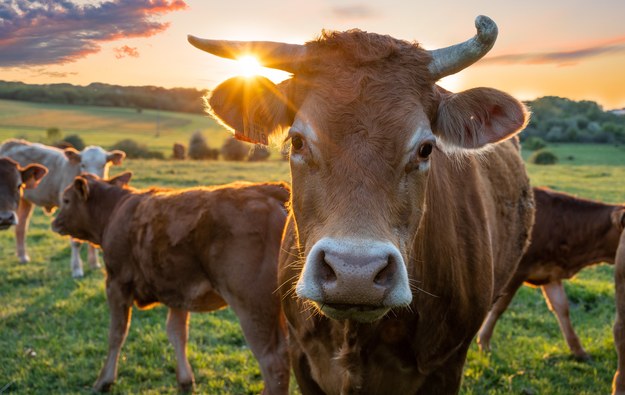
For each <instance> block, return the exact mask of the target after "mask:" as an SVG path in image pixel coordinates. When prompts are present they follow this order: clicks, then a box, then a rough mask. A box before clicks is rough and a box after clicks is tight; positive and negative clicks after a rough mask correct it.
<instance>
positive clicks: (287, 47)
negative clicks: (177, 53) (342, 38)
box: [187, 35, 306, 72]
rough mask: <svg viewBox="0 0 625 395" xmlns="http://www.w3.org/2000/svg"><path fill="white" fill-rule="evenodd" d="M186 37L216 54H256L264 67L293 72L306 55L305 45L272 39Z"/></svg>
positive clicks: (228, 55)
mask: <svg viewBox="0 0 625 395" xmlns="http://www.w3.org/2000/svg"><path fill="white" fill-rule="evenodd" d="M187 39H188V40H189V42H190V43H191V45H193V46H194V47H196V48H199V49H201V50H202V51H206V52H208V53H211V54H213V55H216V56H220V57H222V58H227V59H236V58H237V57H239V56H241V55H244V54H254V55H256V56H258V59H259V62H260V63H261V64H262V65H263V66H264V67H269V68H272V69H279V70H284V71H289V72H295V71H296V69H297V65H298V64H299V62H300V61H301V60H303V59H304V56H305V55H306V47H305V46H304V45H298V44H286V43H279V42H274V41H229V40H207V39H203V38H198V37H195V36H192V35H188V36H187Z"/></svg>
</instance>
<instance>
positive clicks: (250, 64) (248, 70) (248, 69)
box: [237, 55, 263, 77]
mask: <svg viewBox="0 0 625 395" xmlns="http://www.w3.org/2000/svg"><path fill="white" fill-rule="evenodd" d="M237 68H238V74H239V75H242V76H244V77H252V76H255V75H260V74H262V69H263V66H261V65H260V62H258V59H256V58H255V57H254V56H251V55H245V56H242V57H240V58H238V59H237Z"/></svg>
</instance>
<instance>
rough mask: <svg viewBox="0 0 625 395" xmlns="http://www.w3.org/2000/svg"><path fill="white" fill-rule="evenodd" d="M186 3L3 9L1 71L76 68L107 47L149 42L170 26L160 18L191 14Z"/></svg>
mask: <svg viewBox="0 0 625 395" xmlns="http://www.w3.org/2000/svg"><path fill="white" fill-rule="evenodd" d="M186 7H187V5H186V3H185V2H184V1H183V0H111V1H105V2H102V3H99V4H97V5H89V4H87V5H79V4H76V3H74V2H73V1H66V0H57V1H49V0H5V1H2V2H1V3H0V67H16V66H34V65H48V64H62V63H68V62H73V61H75V60H77V59H80V58H83V57H85V56H87V55H90V54H93V53H96V52H99V51H100V45H101V43H103V42H107V41H114V40H119V39H123V38H129V37H149V36H152V35H154V34H157V33H160V32H162V31H163V30H165V29H167V27H168V26H169V24H167V23H162V22H158V20H156V19H157V17H158V16H161V15H163V14H166V13H168V12H171V11H176V10H180V9H184V8H186Z"/></svg>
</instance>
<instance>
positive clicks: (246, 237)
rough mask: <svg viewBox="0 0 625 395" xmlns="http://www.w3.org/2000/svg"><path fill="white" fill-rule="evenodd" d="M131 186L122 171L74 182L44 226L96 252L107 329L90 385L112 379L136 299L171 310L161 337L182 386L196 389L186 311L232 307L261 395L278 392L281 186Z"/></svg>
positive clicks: (282, 375)
mask: <svg viewBox="0 0 625 395" xmlns="http://www.w3.org/2000/svg"><path fill="white" fill-rule="evenodd" d="M129 179H130V173H124V174H122V175H119V176H117V177H115V178H113V179H112V180H109V181H104V180H100V179H98V178H97V177H94V176H91V175H82V176H79V177H77V178H76V179H75V181H74V182H73V184H72V185H70V186H69V187H68V188H67V190H66V191H65V193H64V195H63V199H64V202H63V205H62V206H61V210H60V212H59V214H58V216H57V218H56V219H55V220H54V222H53V223H52V228H53V229H54V230H55V231H56V232H60V233H61V234H69V235H71V236H73V237H76V238H79V239H81V240H87V241H89V242H91V243H94V244H97V245H100V246H102V250H103V257H104V264H105V266H106V273H107V277H106V294H107V299H108V303H109V308H110V313H111V324H110V330H109V352H108V357H107V359H106V363H105V365H104V367H103V368H102V371H101V372H100V377H99V378H98V380H97V382H96V384H95V387H94V388H95V389H96V390H97V391H103V390H107V389H108V388H109V387H110V385H111V384H113V382H114V381H115V377H116V375H117V361H118V358H119V353H120V351H121V347H122V344H123V343H124V339H125V338H126V334H127V333H128V327H129V326H130V316H131V314H130V313H131V312H130V310H131V307H132V303H133V301H134V302H135V303H136V304H137V306H139V307H140V308H146V307H149V306H151V305H154V304H155V303H163V304H164V305H166V306H167V307H169V315H168V318H167V335H168V337H169V340H170V341H171V343H172V345H173V346H174V350H175V352H176V359H177V362H178V363H177V367H176V376H177V378H178V383H179V385H180V388H181V389H183V390H189V389H191V388H192V387H193V382H194V380H193V372H192V371H191V366H190V365H189V361H188V360H187V354H186V344H187V337H188V320H189V311H195V312H202V311H213V310H217V309H220V308H223V307H225V306H226V305H230V306H231V307H232V309H233V310H234V311H235V313H236V314H237V316H238V317H239V321H240V323H241V328H242V329H243V333H244V335H245V338H246V340H247V342H248V344H249V346H250V349H251V350H252V352H253V353H254V356H256V358H257V359H258V362H259V364H260V369H261V374H262V376H263V378H264V380H265V393H266V394H275V395H286V394H287V392H288V388H289V362H288V352H287V344H286V328H285V324H284V318H283V316H282V315H281V310H280V300H279V298H278V295H277V293H276V292H275V290H276V288H277V271H278V252H279V249H280V238H281V236H282V230H283V229H284V223H285V221H286V216H287V212H286V209H285V207H284V206H285V204H286V203H287V201H288V199H289V189H288V186H287V185H286V184H283V183H266V184H251V183H235V184H227V185H223V186H218V187H211V188H192V189H185V190H180V191H175V190H159V189H150V190H134V189H132V188H128V187H124V185H125V184H126V183H127V182H128V180H129ZM207 330H210V329H209V328H207Z"/></svg>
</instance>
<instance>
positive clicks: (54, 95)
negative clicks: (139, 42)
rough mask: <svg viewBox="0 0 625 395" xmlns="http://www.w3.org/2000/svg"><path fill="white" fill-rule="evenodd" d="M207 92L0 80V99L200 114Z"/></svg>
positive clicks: (183, 89)
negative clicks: (38, 83)
mask: <svg viewBox="0 0 625 395" xmlns="http://www.w3.org/2000/svg"><path fill="white" fill-rule="evenodd" d="M206 93H207V91H206V90H198V89H193V88H172V89H166V88H162V87H158V86H120V85H109V84H102V83H98V82H94V83H92V84H89V85H87V86H79V85H72V84H45V85H36V84H25V83H23V82H9V81H0V99H8V100H20V101H28V102H35V103H51V104H73V105H86V106H102V107H124V108H136V109H137V110H138V111H141V110H143V109H153V110H163V111H176V112H186V113H196V114H202V113H203V112H204V102H203V100H202V97H203V96H204V95H206Z"/></svg>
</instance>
